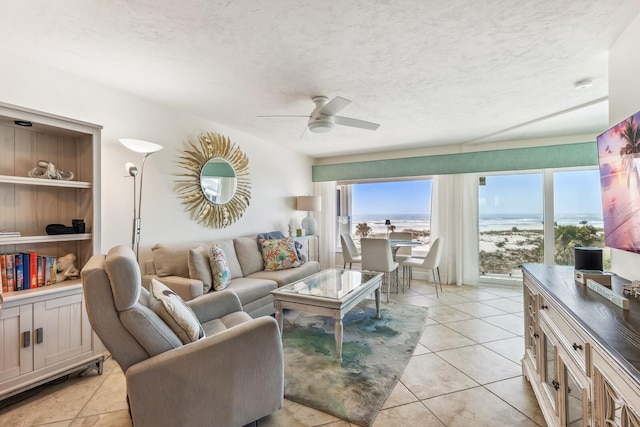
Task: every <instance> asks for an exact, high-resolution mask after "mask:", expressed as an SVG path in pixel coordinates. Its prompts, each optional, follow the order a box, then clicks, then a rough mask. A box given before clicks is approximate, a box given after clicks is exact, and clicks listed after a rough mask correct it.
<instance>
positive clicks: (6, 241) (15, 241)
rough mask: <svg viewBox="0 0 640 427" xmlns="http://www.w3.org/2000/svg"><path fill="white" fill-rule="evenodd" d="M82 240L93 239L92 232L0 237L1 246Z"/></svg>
mask: <svg viewBox="0 0 640 427" xmlns="http://www.w3.org/2000/svg"><path fill="white" fill-rule="evenodd" d="M80 240H91V233H82V234H55V235H49V234H46V235H41V236H19V237H0V246H3V245H25V244H28V243H52V242H76V241H80Z"/></svg>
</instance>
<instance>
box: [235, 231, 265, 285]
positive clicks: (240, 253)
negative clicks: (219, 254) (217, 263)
mask: <svg viewBox="0 0 640 427" xmlns="http://www.w3.org/2000/svg"><path fill="white" fill-rule="evenodd" d="M233 244H234V247H235V249H236V256H237V257H238V262H239V263H240V267H241V268H242V276H243V277H246V276H248V275H249V274H251V273H255V272H256V271H260V270H263V269H264V264H263V261H262V254H261V253H260V251H259V250H258V246H257V244H258V243H257V240H256V238H255V237H239V238H237V239H233ZM232 277H233V275H232ZM234 278H235V277H234Z"/></svg>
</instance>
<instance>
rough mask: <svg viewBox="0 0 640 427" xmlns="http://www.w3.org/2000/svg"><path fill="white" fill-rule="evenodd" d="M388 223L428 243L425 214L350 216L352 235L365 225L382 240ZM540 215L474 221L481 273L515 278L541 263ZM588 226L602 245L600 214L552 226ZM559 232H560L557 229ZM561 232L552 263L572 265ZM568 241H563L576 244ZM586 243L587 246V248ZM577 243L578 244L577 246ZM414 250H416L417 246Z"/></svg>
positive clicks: (428, 221) (428, 222) (565, 219)
mask: <svg viewBox="0 0 640 427" xmlns="http://www.w3.org/2000/svg"><path fill="white" fill-rule="evenodd" d="M387 219H388V220H390V221H391V224H392V225H394V226H395V231H409V230H411V231H412V232H413V233H414V234H413V235H414V239H415V240H420V241H423V242H425V243H428V242H429V231H430V229H431V217H430V215H428V214H387V215H384V214H362V215H354V216H353V219H352V230H351V232H352V234H354V235H355V230H356V226H357V224H359V223H363V222H366V223H367V225H368V226H369V227H371V232H370V234H369V236H370V237H385V236H386V233H387V227H386V225H385V220H387ZM542 219H543V217H542V214H500V215H496V214H491V215H486V214H485V215H481V216H480V218H479V221H478V230H479V242H478V244H479V250H480V265H479V269H480V272H481V274H483V275H484V274H494V275H509V276H512V277H519V276H520V275H521V271H520V268H519V265H520V264H522V263H539V262H542V248H543V223H542ZM583 221H586V223H587V224H588V225H590V226H592V227H593V228H594V229H595V230H594V231H593V235H592V236H594V237H595V240H594V241H593V242H592V243H591V244H592V245H595V246H602V245H603V244H604V232H603V221H602V214H573V215H571V214H565V215H558V216H557V217H556V218H555V221H554V222H555V223H556V225H558V226H575V227H574V230H584V229H582V225H583V224H582V223H583ZM559 230H560V229H559ZM562 232H564V231H559V232H556V240H558V239H562V240H560V241H556V245H557V246H556V254H557V257H556V258H557V259H556V262H557V263H559V264H572V263H573V255H572V254H573V246H571V245H575V243H563V242H565V240H566V239H565V238H564V237H563V236H561V235H559V234H558V233H560V234H562ZM576 241H578V242H579V240H575V238H569V240H568V241H567V242H576ZM591 244H589V245H591ZM580 245H581V244H578V246H580ZM414 250H417V251H420V250H421V247H416V248H414Z"/></svg>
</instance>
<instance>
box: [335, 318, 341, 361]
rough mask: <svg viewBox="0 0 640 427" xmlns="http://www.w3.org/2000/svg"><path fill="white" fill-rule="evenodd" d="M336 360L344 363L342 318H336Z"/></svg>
mask: <svg viewBox="0 0 640 427" xmlns="http://www.w3.org/2000/svg"><path fill="white" fill-rule="evenodd" d="M335 335H336V360H337V361H338V362H342V318H336V325H335Z"/></svg>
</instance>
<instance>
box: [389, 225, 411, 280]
mask: <svg viewBox="0 0 640 427" xmlns="http://www.w3.org/2000/svg"><path fill="white" fill-rule="evenodd" d="M389 240H406V241H411V240H413V233H411V232H410V231H392V232H391V233H389ZM411 249H412V248H411V246H404V247H400V248H397V249H396V250H395V253H394V250H393V248H392V249H391V252H392V253H393V260H394V261H395V262H397V263H398V265H399V266H400V267H402V263H404V262H405V261H406V260H408V259H409V258H411ZM399 271H400V268H398V272H399ZM405 281H406V277H405V274H404V268H403V269H402V286H403V287H404V283H405Z"/></svg>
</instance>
